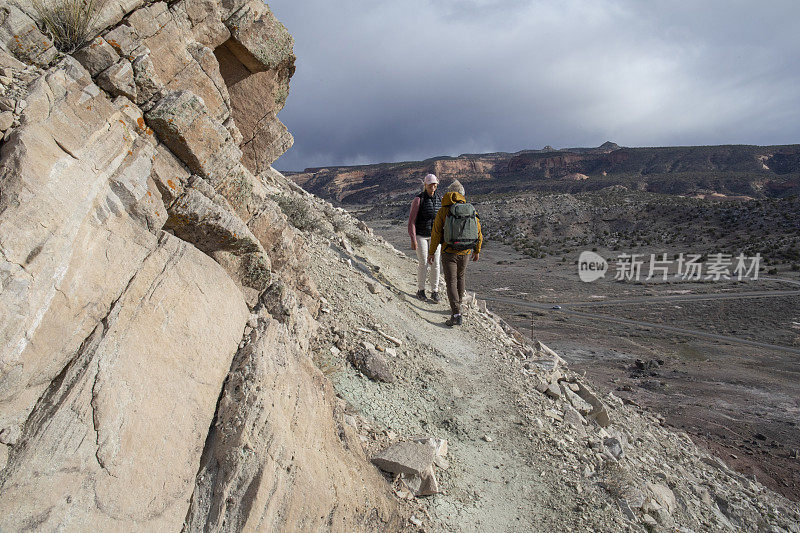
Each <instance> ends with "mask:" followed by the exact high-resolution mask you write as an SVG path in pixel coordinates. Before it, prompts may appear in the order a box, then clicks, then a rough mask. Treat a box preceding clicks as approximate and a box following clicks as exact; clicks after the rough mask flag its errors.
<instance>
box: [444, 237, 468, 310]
mask: <svg viewBox="0 0 800 533" xmlns="http://www.w3.org/2000/svg"><path fill="white" fill-rule="evenodd" d="M468 259H469V254H463V255H459V254H449V253H447V252H442V269H443V270H444V281H445V283H446V284H447V299H448V300H449V301H450V311H451V312H452V313H453V314H454V315H459V314H461V298H463V297H464V290H465V286H466V279H465V276H464V275H465V273H466V271H467V260H468Z"/></svg>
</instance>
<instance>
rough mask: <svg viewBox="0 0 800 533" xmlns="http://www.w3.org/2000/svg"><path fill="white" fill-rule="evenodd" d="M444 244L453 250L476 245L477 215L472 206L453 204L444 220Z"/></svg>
mask: <svg viewBox="0 0 800 533" xmlns="http://www.w3.org/2000/svg"><path fill="white" fill-rule="evenodd" d="M444 242H445V244H447V245H448V246H449V247H450V248H452V249H453V250H458V251H461V250H468V249H470V248H474V247H475V245H477V244H478V213H476V212H475V208H474V207H473V206H472V204H467V203H463V204H453V205H451V206H450V210H449V211H448V213H447V216H446V217H445V219H444Z"/></svg>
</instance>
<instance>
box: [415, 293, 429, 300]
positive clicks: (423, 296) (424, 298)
mask: <svg viewBox="0 0 800 533" xmlns="http://www.w3.org/2000/svg"><path fill="white" fill-rule="evenodd" d="M417 298H419V299H420V300H422V301H423V302H424V301H425V300H427V299H428V298H427V297H426V296H425V291H424V290H423V291H417Z"/></svg>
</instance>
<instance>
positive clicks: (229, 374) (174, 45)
mask: <svg viewBox="0 0 800 533" xmlns="http://www.w3.org/2000/svg"><path fill="white" fill-rule="evenodd" d="M143 4H144V2H141V1H139V0H129V1H122V0H116V1H111V2H107V3H106V4H105V5H104V7H103V11H102V12H101V14H100V17H99V18H98V20H100V21H105V22H103V23H101V25H100V26H98V32H99V35H97V37H96V38H95V39H93V40H92V41H91V42H90V43H89V44H88V45H87V46H85V47H84V48H82V49H81V50H79V51H78V52H76V54H75V55H74V57H72V56H64V57H62V58H60V59H58V60H57V61H56V62H54V61H55V59H56V54H55V52H54V49H53V47H52V43H50V42H49V41H48V40H47V37H46V36H44V35H42V34H41V33H38V30H36V25H35V24H34V22H33V19H32V17H31V16H32V15H34V14H33V13H26V12H25V11H23V10H21V9H17V8H15V7H13V6H8V5H6V4H5V3H3V2H0V10H2V16H0V36H1V37H2V42H0V66H2V67H3V68H4V69H7V70H6V72H9V77H11V78H12V82H11V83H10V84H9V86H8V88H7V89H4V94H3V95H0V107H1V108H2V112H3V113H7V114H9V115H11V116H10V117H5V118H8V119H9V120H5V122H8V124H6V125H4V131H5V134H4V138H3V141H2V145H1V146H0V530H4V531H5V530H9V531H13V530H20V529H24V528H26V527H34V528H38V529H45V530H50V529H67V530H131V531H134V530H148V531H152V530H158V531H170V530H172V531H176V530H180V529H181V528H183V527H185V528H186V529H191V530H208V529H216V530H219V529H222V530H227V529H231V528H235V529H241V528H244V527H254V528H260V529H267V530H280V529H286V528H287V527H290V525H292V524H303V527H304V528H306V529H313V530H316V529H320V528H324V527H326V524H328V520H331V519H335V520H336V523H337V524H341V525H342V526H341V527H342V528H344V529H346V530H353V529H380V528H383V527H394V528H397V527H399V522H398V520H399V518H398V516H399V515H398V513H397V509H396V506H395V504H394V503H393V502H392V500H391V499H389V497H388V486H387V485H386V483H385V481H384V480H383V479H382V478H381V477H380V475H379V474H377V472H375V470H374V469H373V468H372V467H371V466H370V465H369V464H368V463H367V462H366V461H365V460H364V457H363V454H361V451H360V446H355V447H353V446H351V445H352V444H353V443H352V442H349V444H348V441H347V438H345V437H342V436H341V435H340V432H339V429H338V428H339V426H338V424H337V422H336V419H337V418H336V417H337V416H340V415H341V413H340V411H341V406H340V405H339V404H337V403H336V402H335V398H334V394H333V392H332V389H331V387H330V384H329V383H328V382H327V381H326V380H325V378H324V377H323V376H322V374H321V373H319V371H317V370H316V368H315V367H314V366H313V365H312V364H311V362H310V359H309V357H308V354H307V352H308V347H309V339H310V338H311V337H312V336H313V335H314V332H315V331H316V327H317V322H316V320H315V318H314V317H315V316H316V313H317V310H318V306H319V304H318V303H317V302H318V300H319V294H318V293H317V290H316V288H315V286H314V284H313V283H312V282H311V281H310V280H309V278H308V277H307V276H306V275H305V273H304V267H305V262H306V261H307V255H306V252H305V247H306V246H307V243H306V240H305V238H304V237H303V235H302V233H301V232H299V231H298V230H296V229H295V228H294V227H293V226H292V225H291V224H290V221H288V220H287V218H286V216H285V215H284V214H283V213H282V211H281V208H280V207H279V206H278V204H277V203H276V202H275V201H274V200H273V197H277V196H279V195H281V194H284V195H285V194H295V195H297V194H298V193H297V192H296V191H293V190H292V188H291V186H290V184H289V183H288V182H287V181H286V180H285V179H284V178H283V177H282V176H280V174H278V173H277V172H275V171H274V170H272V169H271V168H270V164H271V163H272V161H274V160H275V158H277V157H278V156H279V155H281V154H282V153H283V151H285V149H286V148H288V146H290V145H291V135H289V134H288V132H286V129H285V127H284V126H283V125H282V124H281V123H280V122H279V121H278V120H277V118H276V117H275V113H276V112H277V111H278V110H280V109H281V108H282V106H283V102H284V100H285V98H286V93H287V91H288V82H289V78H290V77H291V75H292V74H293V72H294V55H293V52H292V38H291V36H290V35H289V34H288V33H287V32H286V29H285V28H284V27H283V26H282V25H281V24H280V23H279V22H278V21H277V20H275V18H274V17H273V16H272V14H271V13H270V11H269V9H268V8H267V7H266V6H265V5H264V4H263V3H262V2H260V1H259V0H251V1H224V2H218V1H216V0H179V1H177V2H171V3H170V4H167V3H165V2H156V3H152V4H149V5H146V6H144V7H142V5H143ZM15 32H16V33H15ZM13 35H22V36H23V37H24V38H20V39H14V38H13V37H12V36H13ZM255 173H258V174H255ZM276 302H280V305H278V304H277V303H276ZM269 309H279V310H280V316H279V317H277V318H276V317H273V316H272V315H271V314H270V312H269ZM276 398H280V399H279V400H276ZM242 421H246V422H247V424H246V425H245V426H242ZM348 438H350V439H351V440H352V438H353V435H350V437H348ZM343 439H344V440H343ZM356 450H357V451H356ZM320 458H321V459H320ZM320 478H324V479H326V480H327V483H324V484H320V483H319V479H320ZM333 487H336V489H335V490H334V488H333ZM233 494H235V495H237V497H236V498H231V495H233ZM364 510H366V511H364ZM361 511H364V512H361Z"/></svg>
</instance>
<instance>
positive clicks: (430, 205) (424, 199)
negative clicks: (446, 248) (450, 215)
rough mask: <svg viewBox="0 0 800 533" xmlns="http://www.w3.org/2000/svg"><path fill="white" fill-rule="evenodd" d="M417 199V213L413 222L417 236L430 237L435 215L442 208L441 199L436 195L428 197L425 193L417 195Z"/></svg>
mask: <svg viewBox="0 0 800 533" xmlns="http://www.w3.org/2000/svg"><path fill="white" fill-rule="evenodd" d="M417 198H419V211H417V220H416V222H414V224H415V225H416V227H417V235H419V236H420V237H430V236H431V230H432V229H433V221H434V219H436V213H437V211H439V208H440V207H442V199H441V198H440V197H439V195H438V194H436V193H433V197H430V196H428V193H427V192H425V191H422V192H421V193H419V194H418V195H417Z"/></svg>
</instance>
